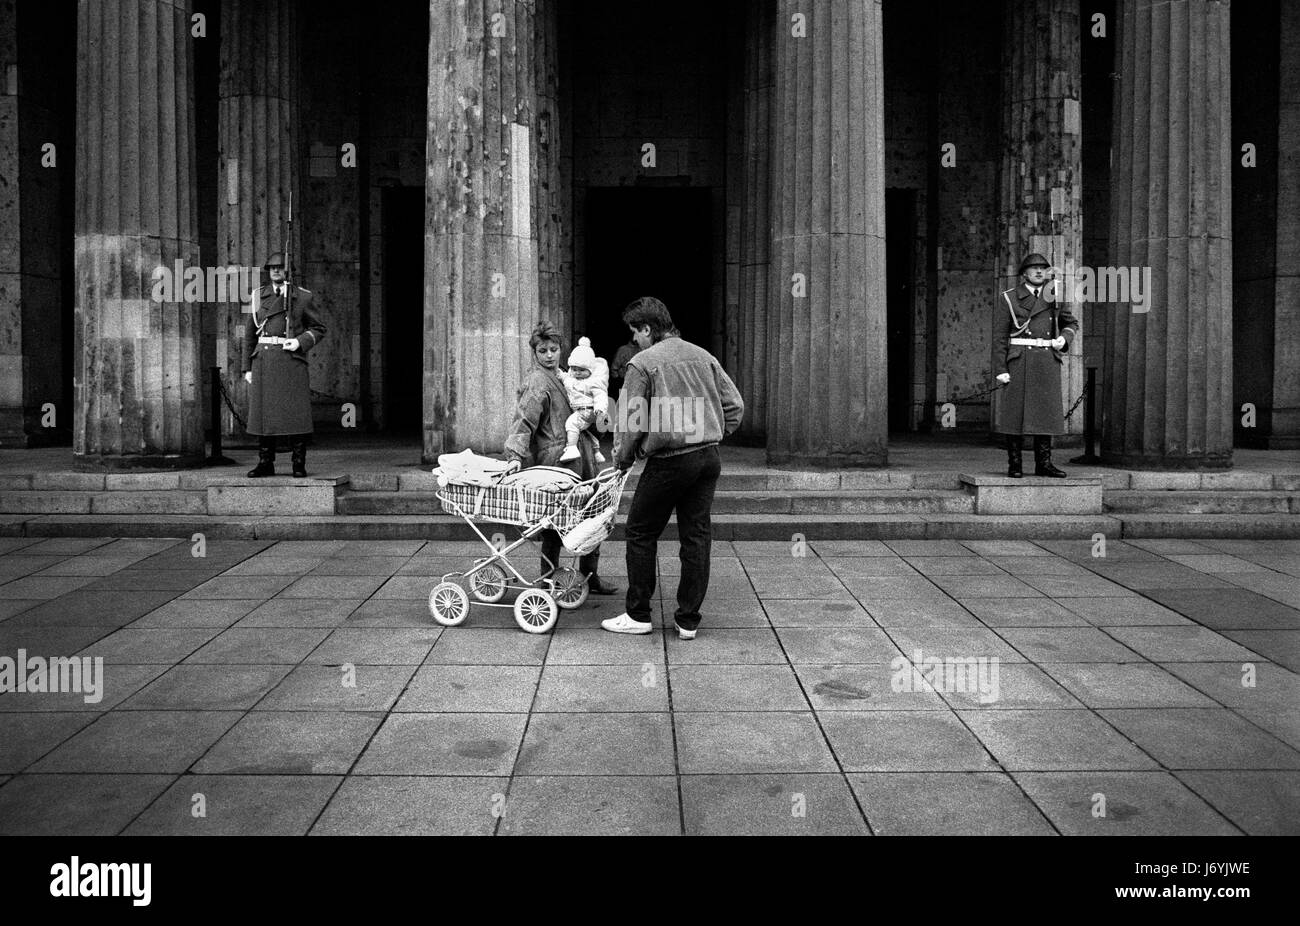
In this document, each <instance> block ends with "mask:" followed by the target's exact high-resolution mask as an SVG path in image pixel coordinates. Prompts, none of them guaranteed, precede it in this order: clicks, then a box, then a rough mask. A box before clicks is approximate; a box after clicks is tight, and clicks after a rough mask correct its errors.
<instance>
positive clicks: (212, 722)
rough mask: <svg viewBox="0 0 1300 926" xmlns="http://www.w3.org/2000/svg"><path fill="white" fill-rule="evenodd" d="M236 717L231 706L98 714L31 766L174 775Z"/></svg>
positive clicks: (38, 769)
mask: <svg viewBox="0 0 1300 926" xmlns="http://www.w3.org/2000/svg"><path fill="white" fill-rule="evenodd" d="M239 716H240V715H239V713H238V712H236V711H114V712H112V713H109V714H104V715H101V716H100V717H99V718H98V719H96V721H95V722H94V723H93V724H91V725H90V726H88V727H86V728H85V729H83V730H81V731H80V732H78V733H77V734H76V735H75V736H73V737H72V738H70V739H69V740H67V741H66V742H65V743H63V745H61V746H59V747H58V748H57V749H55V750H53V751H52V752H50V753H49V754H48V755H46V756H45V757H44V758H43V759H41V760H40V761H39V762H37V763H35V764H34V765H33V766H32V767H31V770H32V771H33V772H101V773H117V772H135V773H164V772H170V773H174V774H179V773H181V772H183V771H185V770H186V769H188V768H189V767H190V766H191V765H193V764H194V762H195V761H196V760H197V759H198V758H199V757H200V756H201V755H203V753H204V752H206V751H207V749H208V747H209V746H211V745H212V744H213V743H215V742H216V741H217V740H219V739H220V738H221V736H222V735H223V734H224V733H225V732H226V731H227V730H229V729H230V728H231V727H232V726H234V725H235V722H236V721H237V720H239Z"/></svg>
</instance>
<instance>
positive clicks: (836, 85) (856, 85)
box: [767, 0, 888, 466]
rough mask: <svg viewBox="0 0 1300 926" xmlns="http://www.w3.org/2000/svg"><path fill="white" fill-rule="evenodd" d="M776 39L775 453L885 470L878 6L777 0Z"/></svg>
mask: <svg viewBox="0 0 1300 926" xmlns="http://www.w3.org/2000/svg"><path fill="white" fill-rule="evenodd" d="M796 16H803V17H805V18H806V19H805V20H804V21H805V22H806V33H807V34H806V37H803V38H799V37H796V36H795V35H793V34H792V33H793V32H794V31H795V28H796V25H795V24H796V20H795V17H796ZM772 34H773V64H774V68H775V72H776V81H775V92H774V96H773V98H772V104H771V118H772V120H773V123H774V138H773V145H772V166H771V177H772V188H771V204H772V206H771V209H772V215H771V223H772V243H771V251H770V271H769V274H770V275H769V278H768V280H769V282H768V317H767V344H768V353H767V369H768V379H767V448H768V450H767V455H768V460H769V461H770V462H771V463H773V464H778V465H779V464H785V463H809V464H814V465H817V464H838V465H844V464H847V465H855V464H856V465H869V466H883V465H885V463H886V462H887V448H886V440H887V433H888V415H887V388H888V377H887V372H886V367H885V364H886V327H885V183H884V179H885V172H884V138H883V129H884V111H883V87H882V69H881V62H882V50H881V14H880V2H879V0H864V2H854V3H843V2H840V0H781V3H780V5H779V7H778V13H777V17H776V22H775V23H774V29H773V33H772ZM801 286H802V290H800V289H799V288H800V287H801ZM800 292H802V294H799V293H800Z"/></svg>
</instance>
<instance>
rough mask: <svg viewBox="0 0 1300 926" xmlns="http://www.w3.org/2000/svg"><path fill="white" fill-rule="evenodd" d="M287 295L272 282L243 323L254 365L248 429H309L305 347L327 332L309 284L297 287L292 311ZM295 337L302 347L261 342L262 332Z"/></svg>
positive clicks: (247, 358) (247, 359)
mask: <svg viewBox="0 0 1300 926" xmlns="http://www.w3.org/2000/svg"><path fill="white" fill-rule="evenodd" d="M285 301H286V300H285V298H284V297H282V296H280V295H278V294H277V293H276V291H275V287H274V286H272V285H271V284H270V283H267V284H266V285H264V286H262V287H260V288H259V289H258V290H257V291H256V292H255V293H254V294H253V297H252V300H251V302H250V305H249V308H250V310H251V313H252V314H251V315H250V317H249V319H248V321H247V322H246V323H245V326H244V349H243V366H244V372H245V373H247V372H248V371H249V370H252V371H253V382H252V383H251V384H249V387H248V433H249V434H257V435H261V436H278V435H293V434H310V433H311V431H312V426H311V386H310V382H309V379H308V374H307V352H308V351H309V350H311V349H312V348H313V347H315V346H316V345H317V344H319V343H320V342H321V341H322V340H323V339H324V337H325V326H324V325H323V324H322V323H321V320H320V316H319V315H318V314H317V312H316V307H315V305H314V302H313V299H312V294H311V291H310V290H307V289H303V288H302V287H301V286H296V287H294V290H293V293H292V299H290V300H289V304H290V308H289V311H288V312H286V311H285ZM267 337H276V338H297V339H298V349H297V350H293V351H287V350H285V349H284V348H283V347H282V346H281V345H279V344H263V343H259V340H258V339H259V338H267Z"/></svg>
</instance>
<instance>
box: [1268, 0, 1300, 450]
mask: <svg viewBox="0 0 1300 926" xmlns="http://www.w3.org/2000/svg"><path fill="white" fill-rule="evenodd" d="M1280 12H1281V23H1280V25H1281V28H1280V30H1279V63H1280V80H1279V83H1278V120H1277V142H1278V144H1277V151H1278V165H1277V238H1276V262H1277V264H1276V269H1275V271H1274V274H1275V276H1274V296H1273V300H1274V301H1273V339H1272V340H1273V343H1272V350H1273V396H1272V408H1273V413H1272V415H1271V416H1270V421H1269V436H1268V446H1269V447H1270V448H1273V449H1288V450H1296V449H1300V151H1297V148H1298V147H1300V6H1297V5H1296V4H1295V3H1283V4H1281V11H1280Z"/></svg>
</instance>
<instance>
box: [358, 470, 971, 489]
mask: <svg viewBox="0 0 1300 926" xmlns="http://www.w3.org/2000/svg"><path fill="white" fill-rule="evenodd" d="M641 472H642V470H641V467H639V466H638V467H637V468H636V469H635V470H633V472H632V475H631V476H630V477H628V481H627V488H628V490H629V491H631V490H632V489H635V488H636V485H637V481H638V480H639V479H640V478H641ZM349 478H350V479H351V483H350V485H349V488H350V489H351V491H353V492H383V493H390V492H436V491H437V490H438V480H437V477H435V476H434V475H433V474H432V473H430V472H429V471H428V470H413V471H411V472H405V473H353V474H351V475H350V477H349ZM960 488H961V481H960V480H959V479H958V474H957V473H956V472H955V471H954V472H899V471H893V470H872V469H864V470H843V471H839V470H828V471H824V472H823V471H812V472H794V471H768V472H762V473H728V472H726V471H724V472H723V473H722V476H721V477H720V478H719V479H718V491H719V492H791V491H797V492H841V491H843V492H857V491H860V490H868V491H869V490H875V491H902V490H908V489H927V490H928V489H940V490H957V489H960Z"/></svg>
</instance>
